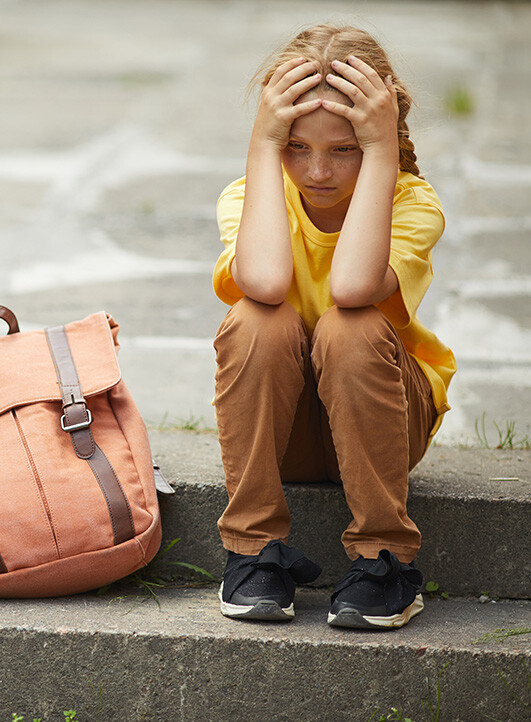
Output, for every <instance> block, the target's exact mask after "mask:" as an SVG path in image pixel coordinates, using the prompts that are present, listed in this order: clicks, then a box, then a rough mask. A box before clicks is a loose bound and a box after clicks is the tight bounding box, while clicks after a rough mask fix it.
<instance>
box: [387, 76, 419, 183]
mask: <svg viewBox="0 0 531 722" xmlns="http://www.w3.org/2000/svg"><path fill="white" fill-rule="evenodd" d="M393 81H394V86H395V88H396V93H397V100H398V149H399V153H400V158H399V166H400V170H403V171H405V172H406V173H412V174H413V175H416V176H418V177H419V178H421V177H422V176H421V175H420V171H419V168H418V165H417V155H416V153H415V146H414V144H413V141H412V140H411V138H410V137H409V127H408V124H407V123H406V117H407V114H408V113H409V109H410V108H411V103H412V101H411V96H410V95H409V93H408V92H407V90H406V89H405V87H404V86H403V84H402V83H401V82H400V81H399V80H397V79H395V78H393Z"/></svg>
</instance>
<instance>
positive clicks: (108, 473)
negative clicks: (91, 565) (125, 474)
mask: <svg viewBox="0 0 531 722" xmlns="http://www.w3.org/2000/svg"><path fill="white" fill-rule="evenodd" d="M87 461H88V463H89V466H90V468H91V469H92V472H93V474H94V476H95V477H96V480H97V482H98V484H99V485H100V489H101V490H102V492H103V496H104V497H105V501H106V502H107V506H108V508H109V515H110V517H111V524H112V531H113V535H114V543H115V544H121V543H122V542H124V541H127V540H128V539H132V538H133V537H134V535H135V527H134V524H133V516H132V514H131V507H130V506H129V502H128V501H127V497H126V496H125V494H124V491H123V489H122V485H121V484H120V482H119V480H118V477H117V476H116V472H115V471H114V469H113V468H112V466H111V464H110V462H109V460H108V459H107V457H106V456H105V454H104V453H103V451H102V450H101V449H100V447H99V446H98V445H97V444H96V449H95V451H94V456H92V458H91V459H87Z"/></svg>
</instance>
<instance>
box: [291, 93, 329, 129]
mask: <svg viewBox="0 0 531 722" xmlns="http://www.w3.org/2000/svg"><path fill="white" fill-rule="evenodd" d="M321 104H322V100H321V98H315V99H314V100H307V101H306V102H305V103H298V104H297V105H293V106H292V107H291V108H290V122H291V123H293V122H294V121H295V120H297V118H300V117H301V116H302V115H308V113H313V111H314V110H317V108H319V107H320V106H321Z"/></svg>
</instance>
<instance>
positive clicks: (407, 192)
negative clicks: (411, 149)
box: [378, 183, 444, 328]
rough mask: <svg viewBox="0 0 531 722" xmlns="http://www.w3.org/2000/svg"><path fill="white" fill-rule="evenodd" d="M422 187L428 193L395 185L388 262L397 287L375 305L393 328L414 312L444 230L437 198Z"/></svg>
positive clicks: (406, 321)
mask: <svg viewBox="0 0 531 722" xmlns="http://www.w3.org/2000/svg"><path fill="white" fill-rule="evenodd" d="M426 186H427V188H428V189H429V191H431V193H427V192H425V193H422V192H421V193H419V192H418V191H416V190H414V189H412V188H410V187H405V188H404V187H403V188H398V189H397V194H396V195H395V199H394V204H393V217H392V231H391V253H390V257H389V265H390V266H391V268H392V269H393V271H394V272H395V273H396V277H397V279H398V285H399V288H398V290H397V291H396V293H394V294H393V295H392V296H390V297H389V298H387V299H386V300H385V301H382V302H381V303H379V304H378V307H379V308H380V310H381V311H382V312H383V313H384V314H385V315H386V316H387V318H388V319H389V320H390V321H391V323H392V324H393V325H394V326H395V327H396V328H405V327H406V326H408V325H409V323H410V322H411V321H412V319H413V318H414V317H415V315H416V312H417V309H418V307H419V305H420V302H421V301H422V299H423V298H424V295H425V293H426V291H427V290H428V287H429V285H430V283H431V280H432V277H433V271H432V266H431V251H432V248H433V247H434V245H435V244H436V243H437V241H438V240H439V238H440V237H441V235H442V233H443V230H444V216H443V213H442V209H441V207H440V204H439V203H438V198H437V196H436V194H435V192H434V191H433V190H432V189H431V188H430V186H428V184H427V183H426ZM423 196H424V197H423ZM426 196H427V197H426ZM431 196H433V198H432V197H431Z"/></svg>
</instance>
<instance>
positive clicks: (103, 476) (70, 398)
mask: <svg viewBox="0 0 531 722" xmlns="http://www.w3.org/2000/svg"><path fill="white" fill-rule="evenodd" d="M46 339H47V341H48V347H49V349H50V353H51V355H52V359H53V363H54V366H55V371H56V374H57V380H58V383H59V389H60V392H61V398H62V400H63V412H64V415H63V417H62V418H61V427H62V429H63V431H65V432H67V433H69V434H70V438H71V439H72V444H73V446H74V451H75V452H76V455H77V456H78V457H79V458H80V459H85V460H86V461H87V462H88V464H89V466H90V468H91V469H92V473H93V474H94V476H95V477H96V480H97V482H98V484H99V485H100V489H101V491H102V493H103V495H104V497H105V501H106V502H107V507H108V509H109V516H110V518H111V525H112V530H113V536H114V543H115V544H120V543H121V542H124V541H126V540H127V539H132V538H133V537H134V535H135V527H134V523H133V517H132V514H131V508H130V506H129V502H128V501H127V497H126V496H125V494H124V491H123V489H122V486H121V484H120V481H119V479H118V477H117V475H116V472H115V471H114V469H113V467H112V465H111V463H110V462H109V460H108V459H107V457H106V456H105V454H104V453H103V451H102V450H101V449H100V447H99V446H98V445H97V444H96V443H95V442H94V437H93V436H92V431H91V430H90V424H91V423H92V416H91V413H90V410H89V409H88V407H87V403H86V401H85V398H84V396H83V390H82V388H81V384H80V382H79V377H78V374H77V369H76V364H75V361H74V357H73V356H72V351H71V349H70V344H69V343H68V336H67V332H66V328H65V327H64V326H54V327H52V328H47V329H46Z"/></svg>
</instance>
